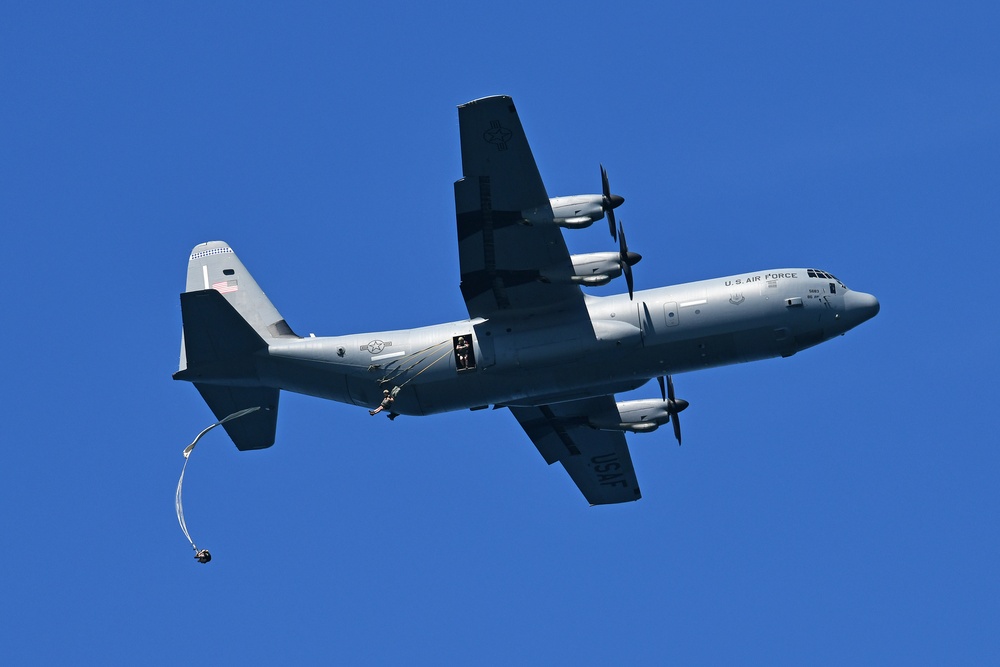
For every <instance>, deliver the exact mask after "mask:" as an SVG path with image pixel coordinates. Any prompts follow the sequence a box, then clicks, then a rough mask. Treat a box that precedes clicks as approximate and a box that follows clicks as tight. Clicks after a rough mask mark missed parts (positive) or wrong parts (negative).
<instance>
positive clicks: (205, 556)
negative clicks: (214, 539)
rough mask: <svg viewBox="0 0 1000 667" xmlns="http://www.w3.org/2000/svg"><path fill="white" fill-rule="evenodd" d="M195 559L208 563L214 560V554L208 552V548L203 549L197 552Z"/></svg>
mask: <svg viewBox="0 0 1000 667" xmlns="http://www.w3.org/2000/svg"><path fill="white" fill-rule="evenodd" d="M194 559H195V560H196V561H198V562H199V563H207V562H208V561H210V560H212V554H210V553H208V549H201V550H200V551H198V552H196V553H195V555H194Z"/></svg>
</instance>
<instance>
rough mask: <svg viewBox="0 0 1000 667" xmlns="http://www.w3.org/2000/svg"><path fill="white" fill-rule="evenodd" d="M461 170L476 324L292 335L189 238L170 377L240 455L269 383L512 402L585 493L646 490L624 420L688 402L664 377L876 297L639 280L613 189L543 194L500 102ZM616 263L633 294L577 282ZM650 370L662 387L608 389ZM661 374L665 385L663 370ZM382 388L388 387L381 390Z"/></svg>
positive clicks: (631, 423) (836, 322) (258, 439)
mask: <svg viewBox="0 0 1000 667" xmlns="http://www.w3.org/2000/svg"><path fill="white" fill-rule="evenodd" d="M458 120H459V130H460V133H461V143H462V171H463V177H462V178H461V179H460V180H459V181H457V182H456V183H455V208H456V213H457V218H458V250H459V264H460V267H461V276H462V282H461V289H462V295H463V296H464V297H465V302H466V305H467V306H468V310H469V319H464V320H459V321H456V322H449V323H446V324H437V325H434V326H428V327H421V328H417V329H401V330H398V331H378V332H372V333H360V334H351V335H345V336H331V337H314V336H309V337H305V338H303V337H300V336H298V335H296V334H295V333H294V332H293V331H292V329H291V328H290V327H289V325H288V324H287V323H286V322H285V320H284V318H282V316H281V315H280V314H279V313H278V311H277V310H276V309H275V307H274V306H273V305H272V304H271V302H270V301H269V300H268V299H267V297H266V296H265V295H264V292H263V291H261V289H260V287H258V285H257V283H256V281H254V279H253V278H252V277H251V276H250V274H249V273H248V272H247V270H246V268H245V267H244V266H243V264H242V263H241V262H240V260H239V259H237V257H236V255H235V254H234V253H233V250H232V249H231V248H230V247H229V246H228V245H227V244H226V243H224V242H221V241H213V242H210V243H203V244H201V245H199V246H197V247H195V248H194V250H193V251H192V253H191V257H190V261H189V263H188V274H187V288H186V291H185V292H184V293H183V294H181V314H182V319H183V325H184V335H183V340H182V345H181V357H180V370H179V371H178V372H177V373H175V374H174V376H173V377H174V378H175V379H177V380H187V381H189V382H193V383H194V385H195V387H196V388H197V389H198V391H199V392H200V393H201V395H202V397H203V398H204V399H205V401H206V402H207V403H208V405H209V407H210V408H211V410H212V412H213V413H214V414H215V416H216V417H217V418H219V419H223V418H225V417H226V416H227V415H232V414H233V413H236V412H237V411H240V410H245V409H247V408H252V407H257V406H259V407H261V408H263V409H260V410H256V411H254V412H253V413H252V414H247V415H246V416H245V417H243V418H241V419H237V420H232V421H229V422H227V423H225V424H224V427H225V429H226V431H227V432H228V433H229V436H230V437H231V438H232V440H233V442H234V443H235V444H236V446H237V447H238V448H239V449H240V450H248V449H261V448H264V447H270V446H271V445H272V444H273V443H274V439H275V426H276V423H277V415H278V396H279V392H280V390H285V391H293V392H296V393H300V394H308V395H310V396H318V397H320V398H325V399H330V400H334V401H340V402H342V403H352V404H354V405H359V406H363V407H366V408H369V409H372V408H377V407H378V406H379V405H383V408H384V409H385V411H386V413H387V414H389V415H390V417H395V416H396V415H430V414H434V413H439V412H446V411H450V410H462V409H471V410H477V409H482V408H486V407H489V406H493V407H494V408H501V407H503V408H507V409H509V410H510V411H511V413H512V414H513V415H514V418H515V419H517V421H518V422H519V423H520V424H521V426H522V427H523V428H524V431H525V433H527V435H528V437H529V438H530V439H531V441H532V442H533V443H534V444H535V446H536V447H537V448H538V451H539V452H540V453H541V454H542V457H543V458H544V459H545V461H546V462H547V463H549V464H552V463H555V462H556V461H558V462H559V463H561V464H562V465H563V467H565V469H566V471H567V472H568V473H569V475H570V477H571V478H572V479H573V481H574V482H575V483H576V485H577V486H578V487H579V488H580V491H582V492H583V495H584V496H585V497H586V499H587V500H588V501H589V502H590V503H591V504H592V505H599V504H607V503H620V502H624V501H629V500H637V499H638V498H639V497H640V492H639V484H638V482H637V481H636V476H635V470H634V469H633V467H632V460H631V457H630V456H629V451H628V446H627V444H626V442H625V432H626V431H631V432H635V433H647V432H650V431H653V430H655V429H656V428H657V427H659V426H662V425H664V424H666V423H668V422H669V423H672V426H673V430H674V434H675V436H676V438H677V441H678V443H680V440H681V432H680V422H679V419H678V413H680V412H681V411H682V410H683V409H684V408H686V407H687V406H688V404H687V402H686V401H684V400H681V399H677V398H676V397H675V395H674V387H673V382H672V380H671V377H670V376H671V375H672V374H675V373H683V372H687V371H693V370H698V369H702V368H710V367H713V366H721V365H725V364H733V363H738V362H744V361H752V360H757V359H765V358H769V357H777V356H782V357H787V356H790V355H792V354H795V353H796V352H798V351H799V350H802V349H805V348H807V347H810V346H812V345H816V344H818V343H821V342H823V341H826V340H829V339H831V338H833V337H835V336H839V335H842V334H843V333H845V332H846V331H848V330H849V329H852V328H854V327H856V326H858V325H859V324H861V323H862V322H864V321H865V320H868V319H870V318H872V317H874V316H875V315H876V314H877V313H878V311H879V303H878V300H876V298H875V297H874V296H872V295H870V294H865V293H863V292H855V291H853V290H850V289H848V288H847V287H845V286H844V284H843V283H842V282H840V281H839V280H837V279H836V278H834V277H833V276H832V275H830V274H829V273H826V272H824V271H819V270H816V269H801V268H792V269H770V270H763V271H757V272H754V273H750V274H740V275H738V276H728V277H724V278H716V279H713V280H702V281H698V282H693V283H686V284H683V285H673V286H670V287H661V288H658V289H651V290H641V291H634V290H633V282H632V268H631V267H632V265H633V264H635V263H636V262H637V261H639V259H640V256H639V255H638V254H636V253H634V252H631V251H629V250H628V246H627V244H626V242H625V235H624V233H623V230H622V228H621V225H620V224H619V225H618V226H617V227H616V225H615V222H616V221H615V217H614V209H615V207H617V206H619V205H620V204H621V203H622V202H623V201H624V200H623V199H622V198H621V197H619V196H617V195H612V194H611V192H610V188H609V187H608V180H607V175H606V173H605V172H604V170H603V168H602V169H601V172H602V174H601V175H602V181H603V193H602V194H599V195H580V196H573V197H556V198H552V199H550V198H549V196H548V194H547V193H546V191H545V186H544V185H543V184H542V179H541V176H540V175H539V173H538V168H537V167H536V166H535V160H534V157H533V156H532V153H531V148H530V147H529V146H528V141H527V139H526V137H525V135H524V130H523V129H522V127H521V121H520V119H519V118H518V115H517V111H516V109H515V108H514V103H513V101H512V100H511V98H510V97H505V96H496V97H487V98H483V99H479V100H474V101H472V102H469V103H468V104H464V105H462V106H460V107H459V108H458ZM605 217H607V219H608V222H609V229H610V231H611V234H612V236H613V237H614V238H615V239H616V240H617V241H618V245H619V250H618V252H598V253H589V254H585V255H570V254H569V252H568V251H567V248H566V243H565V241H564V240H563V235H562V228H569V229H575V228H580V227H586V226H589V225H590V224H592V223H593V222H595V221H597V220H601V219H602V218H605ZM621 276H624V277H625V281H626V283H627V287H628V292H627V293H625V294H620V295H617V296H606V297H597V296H591V295H587V294H584V293H583V291H582V290H581V286H588V285H603V284H605V283H607V282H609V281H611V280H613V279H615V278H618V277H621ZM653 378H657V380H658V381H659V387H660V397H659V398H650V399H645V400H634V401H616V400H615V394H616V393H619V392H624V391H630V390H633V389H636V388H638V387H641V386H642V385H644V384H645V383H646V382H648V381H649V380H651V379H653ZM664 378H666V381H664ZM386 392H388V393H386Z"/></svg>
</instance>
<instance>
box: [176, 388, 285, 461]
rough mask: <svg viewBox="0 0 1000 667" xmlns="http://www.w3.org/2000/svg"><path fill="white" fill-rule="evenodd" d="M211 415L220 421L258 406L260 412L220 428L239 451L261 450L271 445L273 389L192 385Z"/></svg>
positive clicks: (275, 416)
mask: <svg viewBox="0 0 1000 667" xmlns="http://www.w3.org/2000/svg"><path fill="white" fill-rule="evenodd" d="M194 386H195V387H196V388H197V389H198V392H199V393H200V394H201V397H202V398H204V399H205V402H206V403H208V407H209V408H211V410H212V414H214V415H215V418H216V419H218V420H220V421H221V420H223V419H225V418H226V417H228V416H229V415H231V414H233V413H234V412H238V411H240V410H245V409H246V408H252V407H257V406H260V410H256V411H254V412H251V413H250V414H248V415H244V416H242V417H240V418H239V419H233V420H230V421H228V422H226V423H225V424H223V425H222V427H223V428H224V429H226V433H228V434H229V437H230V438H232V440H233V443H234V444H235V445H236V448H237V449H239V450H240V451H246V450H248V449H264V448H265V447H270V446H271V445H273V444H274V433H275V428H276V427H277V424H278V395H279V391H278V390H277V389H271V388H269V387H233V386H225V385H213V384H201V383H199V382H195V383H194Z"/></svg>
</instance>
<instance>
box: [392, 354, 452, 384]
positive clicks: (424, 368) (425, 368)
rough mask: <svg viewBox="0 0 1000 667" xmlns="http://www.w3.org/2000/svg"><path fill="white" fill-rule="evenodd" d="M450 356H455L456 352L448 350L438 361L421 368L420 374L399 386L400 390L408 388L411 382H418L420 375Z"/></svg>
mask: <svg viewBox="0 0 1000 667" xmlns="http://www.w3.org/2000/svg"><path fill="white" fill-rule="evenodd" d="M449 354H454V350H450V349H449V350H446V351H445V353H444V354H442V355H441V356H440V357H438V358H437V359H435V360H434V361H432V362H431V363H429V364H427V365H426V366H424V367H423V368H421V369H420V372H418V373H415V374H414V375H413V377H411V378H410V379H408V380H407V381H406V382H404V383H403V384H401V385H399V388H400V389H402V388H403V387H405V386H406V385H408V384H409V383H411V382H413V381H414V380H416V379H417V378H418V377H419V376H420V373H423V372H424V371H426V370H428V369H429V368H430V367H431V366H433V365H434V364H436V363H437V362H439V361H441V360H442V359H444V358H445V357H447V356H448V355H449ZM414 365H416V364H414ZM411 368H412V366H411Z"/></svg>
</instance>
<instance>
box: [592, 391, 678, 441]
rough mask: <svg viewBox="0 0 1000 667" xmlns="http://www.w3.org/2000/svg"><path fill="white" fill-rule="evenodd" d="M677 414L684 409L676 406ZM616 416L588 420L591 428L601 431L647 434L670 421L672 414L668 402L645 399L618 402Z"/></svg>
mask: <svg viewBox="0 0 1000 667" xmlns="http://www.w3.org/2000/svg"><path fill="white" fill-rule="evenodd" d="M677 407H678V410H677V412H680V411H681V410H683V409H684V408H686V407H687V403H686V402H685V403H684V408H682V407H680V406H679V405H678V406H677ZM617 408H618V414H615V415H594V416H592V417H591V418H590V419H589V423H590V425H591V426H592V427H594V428H596V429H600V430H602V431H632V432H633V433H649V432H651V431H655V430H656V429H658V428H659V427H660V426H661V425H663V424H666V423H667V422H669V421H670V415H671V414H672V412H671V409H670V403H669V401H661V400H660V399H658V398H647V399H642V400H638V401H619V402H618V404H617Z"/></svg>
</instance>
